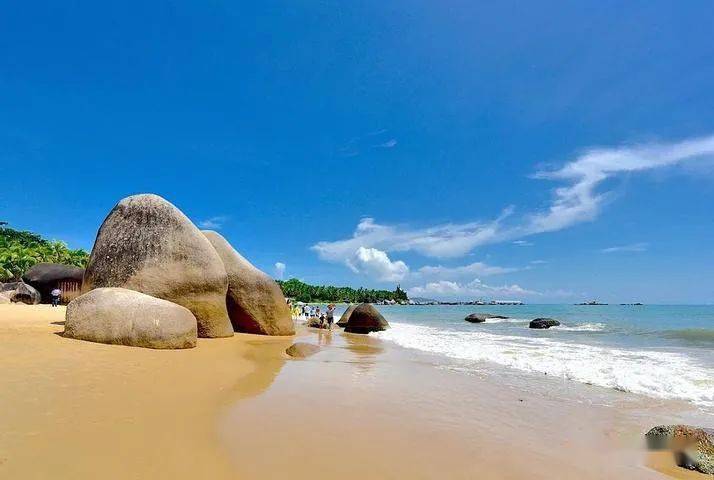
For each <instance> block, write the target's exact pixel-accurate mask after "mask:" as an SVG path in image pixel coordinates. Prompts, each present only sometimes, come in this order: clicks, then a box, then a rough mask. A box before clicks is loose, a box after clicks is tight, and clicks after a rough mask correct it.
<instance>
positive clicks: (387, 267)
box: [346, 247, 409, 282]
mask: <svg viewBox="0 0 714 480" xmlns="http://www.w3.org/2000/svg"><path fill="white" fill-rule="evenodd" d="M346 264H347V266H348V267H350V268H351V269H352V271H353V272H355V273H362V274H366V275H369V276H370V277H373V278H376V279H377V280H380V281H384V282H397V281H400V280H402V279H403V278H404V277H405V276H406V275H407V274H408V273H409V267H408V266H407V264H406V263H404V262H402V261H401V260H397V261H395V262H393V261H391V260H390V259H389V256H388V255H387V254H386V253H385V252H383V251H381V250H378V249H376V248H365V247H359V248H358V249H357V250H355V252H354V254H353V255H352V256H351V257H350V258H348V259H347V260H346Z"/></svg>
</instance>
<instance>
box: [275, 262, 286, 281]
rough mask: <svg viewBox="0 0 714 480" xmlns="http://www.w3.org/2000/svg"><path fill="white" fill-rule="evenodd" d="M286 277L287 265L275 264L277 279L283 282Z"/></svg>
mask: <svg viewBox="0 0 714 480" xmlns="http://www.w3.org/2000/svg"><path fill="white" fill-rule="evenodd" d="M284 276H285V264H284V263H283V262H275V278H277V279H278V280H282V279H283V277H284Z"/></svg>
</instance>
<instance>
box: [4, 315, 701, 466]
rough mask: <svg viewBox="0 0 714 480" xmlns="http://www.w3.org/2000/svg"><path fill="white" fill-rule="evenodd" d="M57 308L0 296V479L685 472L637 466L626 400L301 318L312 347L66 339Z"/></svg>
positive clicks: (641, 421) (637, 429) (277, 342)
mask: <svg viewBox="0 0 714 480" xmlns="http://www.w3.org/2000/svg"><path fill="white" fill-rule="evenodd" d="M63 317H64V309H63V308H56V309H52V308H51V307H48V306H35V307H29V306H17V305H0V358H2V362H3V366H2V373H1V374H0V478H10V479H27V478H30V479H33V478H37V479H46V478H53V479H95V478H109V479H113V478H117V479H119V478H122V479H126V478H131V479H134V478H135V479H157V478H174V479H184V478H186V479H188V478H191V479H195V478H210V479H212V480H213V479H218V480H220V479H253V478H285V477H289V478H292V479H303V478H304V479H308V478H309V479H315V478H341V479H343V480H350V479H364V478H378V479H382V478H425V479H426V478H449V479H457V478H463V479H467V478H484V479H490V478H494V479H517V478H529V479H539V478H542V479H554V478H564V479H566V478H578V479H600V478H626V479H639V478H643V479H649V478H667V477H666V476H665V475H663V473H666V474H675V475H679V476H682V478H684V476H683V475H686V474H687V473H688V472H684V471H682V472H680V471H679V470H681V469H677V468H676V467H672V466H671V465H667V462H666V460H662V459H660V461H659V462H658V463H655V462H654V460H652V459H650V460H649V464H650V466H651V467H652V468H648V467H647V466H646V465H645V457H644V454H643V452H642V451H641V450H638V449H637V448H634V446H635V445H639V443H638V442H640V440H641V432H642V431H644V429H645V427H646V426H651V424H652V422H654V420H655V419H660V418H661V416H660V415H659V412H657V411H653V410H652V409H651V408H648V409H642V408H640V407H638V406H637V405H638V403H641V402H640V400H639V399H635V400H634V401H632V402H631V403H630V404H627V403H624V404H622V405H620V406H619V407H618V408H611V407H609V406H607V405H595V404H583V403H580V402H574V401H571V400H568V399H565V400H564V399H563V398H561V396H560V395H559V394H558V395H556V394H554V393H551V392H550V391H549V390H548V389H547V388H546V389H544V390H538V391H525V390H524V389H523V388H522V387H520V386H517V385H516V386H514V385H506V384H501V383H499V382H494V381H493V380H489V379H488V378H486V377H483V378H481V377H479V376H469V375H465V374H463V373H461V372H453V371H449V370H448V369H443V368H438V367H439V366H438V365H435V364H434V363H433V362H432V360H431V359H429V358H428V357H419V356H415V355H412V354H411V353H410V352H407V351H404V350H401V349H399V348H398V347H395V346H392V345H391V344H387V343H385V342H381V341H380V340H379V339H376V338H373V337H371V336H360V335H351V334H344V333H342V332H339V331H335V332H333V333H325V332H317V331H315V330H310V331H308V330H305V329H302V330H300V336H301V338H300V341H307V342H313V343H316V344H319V345H320V346H321V350H320V352H319V353H317V354H316V355H314V356H311V357H309V358H307V359H304V360H289V359H288V357H286V356H285V354H284V353H283V352H284V350H285V348H287V347H288V346H289V345H290V344H291V343H292V342H293V340H294V339H293V338H267V337H258V336H250V335H236V336H235V337H233V338H227V339H206V340H203V339H200V340H199V343H198V347H197V348H195V349H191V350H180V351H157V350H148V349H142V348H133V347H124V346H114V345H102V344H95V343H89V342H82V341H77V340H70V339H65V338H63V337H61V336H60V335H59V333H60V332H61V331H62V329H63V326H62V322H63V320H64V318H63ZM583 388H585V387H583ZM655 410H656V409H655ZM663 411H664V410H663ZM660 472H663V473H660ZM680 474H681V475H680Z"/></svg>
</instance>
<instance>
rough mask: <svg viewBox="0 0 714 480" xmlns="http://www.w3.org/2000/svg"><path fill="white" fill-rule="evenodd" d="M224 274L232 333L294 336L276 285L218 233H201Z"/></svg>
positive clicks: (288, 310)
mask: <svg viewBox="0 0 714 480" xmlns="http://www.w3.org/2000/svg"><path fill="white" fill-rule="evenodd" d="M203 234H204V235H205V236H206V238H207V239H208V241H209V242H210V244H211V245H212V246H213V248H214V249H215V251H216V252H218V256H219V257H220V258H221V260H222V261H223V265H224V267H225V270H226V272H227V274H228V292H227V295H226V299H225V302H226V306H227V308H228V316H229V317H230V319H231V323H232V324H233V328H234V329H235V331H236V332H243V333H254V334H259V335H294V334H295V325H294V324H293V319H292V315H291V314H290V307H289V306H288V304H287V302H286V301H285V296H283V292H282V290H281V289H280V286H279V285H278V284H277V283H276V282H275V280H273V279H272V278H270V276H268V275H267V274H265V273H263V272H262V271H260V270H259V269H257V268H256V267H254V266H253V264H251V263H250V262H249V261H248V260H246V259H245V258H244V257H243V256H242V255H241V254H240V253H238V252H237V251H236V250H235V249H234V248H233V247H232V246H231V244H230V243H228V241H227V240H226V239H225V238H223V236H221V235H220V234H218V233H216V232H213V231H210V230H206V231H204V232H203Z"/></svg>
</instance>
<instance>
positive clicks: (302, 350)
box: [285, 342, 320, 358]
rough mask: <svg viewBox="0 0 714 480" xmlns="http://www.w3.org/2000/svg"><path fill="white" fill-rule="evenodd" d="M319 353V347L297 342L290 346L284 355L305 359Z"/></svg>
mask: <svg viewBox="0 0 714 480" xmlns="http://www.w3.org/2000/svg"><path fill="white" fill-rule="evenodd" d="M319 351H320V347H318V346H317V345H313V344H311V343H304V342H298V343H294V344H292V345H290V346H289V347H288V349H287V350H285V353H287V354H288V355H290V356H291V357H293V358H305V357H309V356H310V355H314V354H316V353H317V352H319Z"/></svg>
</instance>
